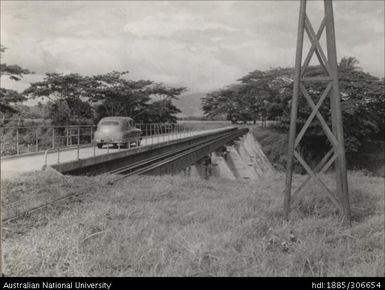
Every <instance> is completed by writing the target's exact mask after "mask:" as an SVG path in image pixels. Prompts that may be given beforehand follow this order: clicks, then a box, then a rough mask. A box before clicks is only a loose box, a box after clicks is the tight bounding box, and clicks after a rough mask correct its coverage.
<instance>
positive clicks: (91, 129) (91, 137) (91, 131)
mask: <svg viewBox="0 0 385 290" xmlns="http://www.w3.org/2000/svg"><path fill="white" fill-rule="evenodd" d="M93 133H94V132H93V128H92V126H91V139H90V143H91V144H92V139H93V138H92V134H93Z"/></svg>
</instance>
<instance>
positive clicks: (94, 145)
mask: <svg viewBox="0 0 385 290" xmlns="http://www.w3.org/2000/svg"><path fill="white" fill-rule="evenodd" d="M92 145H93V147H94V156H96V144H95V142H93V143H92Z"/></svg>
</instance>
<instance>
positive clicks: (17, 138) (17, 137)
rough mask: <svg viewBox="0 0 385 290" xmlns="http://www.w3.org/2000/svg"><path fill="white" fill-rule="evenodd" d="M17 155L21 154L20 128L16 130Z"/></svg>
mask: <svg viewBox="0 0 385 290" xmlns="http://www.w3.org/2000/svg"><path fill="white" fill-rule="evenodd" d="M16 153H17V154H19V153H20V150H19V127H17V129H16Z"/></svg>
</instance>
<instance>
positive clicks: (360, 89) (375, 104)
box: [202, 57, 385, 159]
mask: <svg viewBox="0 0 385 290" xmlns="http://www.w3.org/2000/svg"><path fill="white" fill-rule="evenodd" d="M338 73H339V84H340V92H341V107H342V116H343V124H344V135H345V145H346V152H348V153H349V152H357V151H360V150H361V148H362V146H363V145H364V143H365V142H370V141H371V140H375V139H383V138H384V131H385V129H384V118H385V106H384V105H385V97H384V80H383V79H382V80H380V79H378V78H377V77H375V76H372V75H370V74H368V73H364V72H362V71H361V70H360V68H359V66H358V61H357V59H356V58H354V57H344V58H342V59H341V62H340V63H339V72H338ZM293 75H294V69H293V68H276V69H270V70H268V71H259V70H255V71H253V72H251V73H249V74H247V75H246V76H244V77H242V78H241V79H240V80H239V81H240V82H241V83H240V84H238V86H235V87H237V91H236V92H234V89H233V88H234V86H230V87H227V88H225V89H222V90H218V91H214V92H211V93H209V94H207V95H206V98H204V99H203V102H202V103H203V107H202V108H203V111H204V112H205V114H206V116H207V117H212V116H215V115H218V114H228V115H232V116H237V118H242V117H243V118H246V119H250V118H252V117H253V116H255V114H256V113H258V114H262V115H263V114H264V113H265V114H266V116H267V117H269V118H274V117H278V118H279V120H280V124H279V127H280V129H282V130H284V131H286V132H287V131H288V128H289V124H290V117H289V111H290V106H291V98H292V92H293ZM321 75H323V69H322V67H321V66H310V67H309V68H308V69H307V71H306V76H308V77H313V76H321ZM325 88H326V84H322V83H321V84H320V83H307V84H306V89H307V91H308V93H309V95H310V96H311V98H312V99H313V101H314V102H315V103H317V102H318V100H319V97H320V95H321V94H322V92H323V91H324V89H325ZM253 97H254V98H253ZM253 102H254V103H253ZM247 109H249V111H248V110H247ZM250 110H251V114H250ZM311 112H312V109H311V107H310V106H309V104H308V103H307V101H306V99H305V98H304V97H303V96H300V98H299V99H298V113H297V128H298V130H300V129H301V128H302V126H303V125H304V123H305V122H306V120H307V118H308V116H309V115H310V114H311ZM320 112H321V114H322V116H324V118H325V121H326V122H327V124H328V125H329V127H330V128H331V112H330V101H329V99H328V98H326V100H325V101H324V102H323V104H322V106H321V107H320ZM300 146H301V148H302V151H305V152H308V153H309V154H310V155H311V156H312V158H314V159H317V158H319V157H320V156H322V154H323V153H324V152H325V151H326V150H328V147H330V144H329V141H328V140H327V138H326V137H325V134H324V132H323V129H322V127H321V126H320V123H319V121H318V119H317V118H315V119H314V120H313V121H312V122H311V124H310V126H309V128H308V129H307V131H306V133H305V135H304V138H303V140H302V141H301V143H300Z"/></svg>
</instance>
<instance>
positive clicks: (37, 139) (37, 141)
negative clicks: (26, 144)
mask: <svg viewBox="0 0 385 290" xmlns="http://www.w3.org/2000/svg"><path fill="white" fill-rule="evenodd" d="M37 132H38V131H37V129H36V152H39V138H38V135H37V134H38V133H37Z"/></svg>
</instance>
